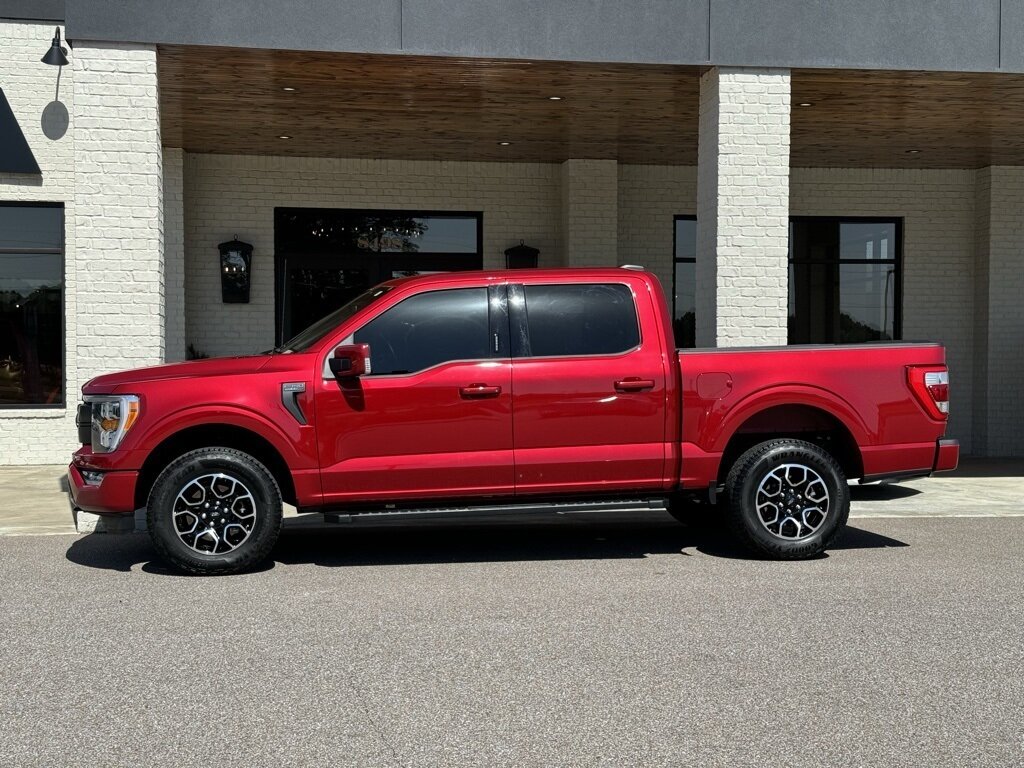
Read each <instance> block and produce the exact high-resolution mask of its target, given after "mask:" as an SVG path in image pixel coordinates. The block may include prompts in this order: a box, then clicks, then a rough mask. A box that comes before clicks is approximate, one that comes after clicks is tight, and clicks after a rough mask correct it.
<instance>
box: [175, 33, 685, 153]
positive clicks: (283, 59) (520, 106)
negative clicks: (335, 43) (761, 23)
mask: <svg viewBox="0 0 1024 768" xmlns="http://www.w3.org/2000/svg"><path fill="white" fill-rule="evenodd" d="M159 73H160V104H161V120H162V126H161V129H162V132H163V141H164V144H166V145H168V146H176V147H179V146H180V147H184V148H185V149H186V150H190V151H194V152H222V153H227V154H233V153H242V154H268V155H282V154H287V155H305V156H314V157H371V158H374V157H375V158H405V159H425V160H499V161H527V160H528V161H543V162H558V161H562V160H565V159H566V158H569V157H582V158H618V159H620V160H621V161H622V162H629V163H666V164H694V163H696V162H697V120H696V115H697V96H698V92H699V81H698V71H697V70H696V69H693V68H690V69H685V68H681V67H668V66H665V67H653V66H641V67H637V66H625V65H604V64H564V63H555V62H532V61H507V60H501V61H491V60H481V59H455V58H430V57H422V56H379V55H378V56H373V55H350V54H336V53H315V52H283V51H250V50H242V49H227V48H181V47H161V48H160V51H159ZM284 88H295V89H296V90H294V91H285V90H283V89H284ZM552 96H558V97H561V100H560V101H553V100H551V99H550V97H552ZM279 136H290V137H291V138H290V139H280V138H278V137H279ZM506 141H507V142H511V143H510V144H508V145H507V146H503V145H502V144H500V142H506Z"/></svg>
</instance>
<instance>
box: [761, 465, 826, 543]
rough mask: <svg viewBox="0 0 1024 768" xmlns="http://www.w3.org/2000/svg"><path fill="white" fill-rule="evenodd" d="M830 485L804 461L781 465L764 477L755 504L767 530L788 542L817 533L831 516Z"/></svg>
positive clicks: (762, 523)
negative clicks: (803, 462) (802, 462)
mask: <svg viewBox="0 0 1024 768" xmlns="http://www.w3.org/2000/svg"><path fill="white" fill-rule="evenodd" d="M829 502H830V499H829V493H828V486H827V485H826V484H825V481H824V479H822V477H821V475H819V474H818V473H817V472H816V471H814V470H813V469H811V468H810V467H808V466H807V465H805V464H782V465H781V466H778V467H776V468H775V469H773V470H772V471H771V472H769V473H768V474H767V475H765V476H764V478H762V480H761V483H760V484H759V485H758V486H757V494H756V495H755V497H754V504H755V506H756V509H757V519H758V521H760V523H761V525H762V526H763V527H764V529H765V530H766V531H768V533H770V534H772V535H773V536H776V537H778V538H780V539H785V540H786V541H796V540H799V539H805V538H807V537H808V536H812V535H814V533H816V532H817V530H818V529H819V528H821V526H822V524H823V523H824V522H825V520H826V519H828V511H829Z"/></svg>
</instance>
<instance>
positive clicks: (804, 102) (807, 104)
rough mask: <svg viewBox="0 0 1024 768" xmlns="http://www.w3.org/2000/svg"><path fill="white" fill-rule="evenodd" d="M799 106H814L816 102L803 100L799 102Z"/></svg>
mask: <svg viewBox="0 0 1024 768" xmlns="http://www.w3.org/2000/svg"><path fill="white" fill-rule="evenodd" d="M797 106H798V107H813V106H814V102H811V101H801V102H800V103H799V104H797Z"/></svg>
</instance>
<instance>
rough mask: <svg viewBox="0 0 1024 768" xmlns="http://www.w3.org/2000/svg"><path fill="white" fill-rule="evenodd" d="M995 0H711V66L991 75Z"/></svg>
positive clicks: (995, 49)
mask: <svg viewBox="0 0 1024 768" xmlns="http://www.w3.org/2000/svg"><path fill="white" fill-rule="evenodd" d="M998 47H999V0H898V1H896V2H894V1H893V0H771V2H766V0H711V59H712V61H714V62H715V63H717V64H749V65H768V66H772V65H776V66H801V67H867V68H877V69H934V70H994V69H996V68H998V66H999V57H998Z"/></svg>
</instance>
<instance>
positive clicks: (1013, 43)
mask: <svg viewBox="0 0 1024 768" xmlns="http://www.w3.org/2000/svg"><path fill="white" fill-rule="evenodd" d="M1000 32H1001V36H1002V39H1001V41H1000V42H1001V55H1002V65H1003V68H1005V69H1009V70H1012V71H1014V72H1024V0H1003V23H1002V25H1001V27H1000Z"/></svg>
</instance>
